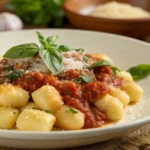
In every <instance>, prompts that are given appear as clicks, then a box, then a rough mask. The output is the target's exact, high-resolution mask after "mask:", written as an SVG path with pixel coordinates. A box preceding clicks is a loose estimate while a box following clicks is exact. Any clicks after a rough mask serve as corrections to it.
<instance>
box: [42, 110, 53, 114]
mask: <svg viewBox="0 0 150 150" xmlns="http://www.w3.org/2000/svg"><path fill="white" fill-rule="evenodd" d="M44 112H46V113H48V114H52V112H51V111H50V110H44Z"/></svg>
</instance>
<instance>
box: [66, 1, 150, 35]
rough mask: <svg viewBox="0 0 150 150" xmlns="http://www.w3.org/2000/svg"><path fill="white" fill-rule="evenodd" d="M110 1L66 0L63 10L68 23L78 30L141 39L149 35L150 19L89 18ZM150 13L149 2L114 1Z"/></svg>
mask: <svg viewBox="0 0 150 150" xmlns="http://www.w3.org/2000/svg"><path fill="white" fill-rule="evenodd" d="M110 1H112V0H66V2H65V3H64V5H63V9H64V11H65V13H66V15H67V17H68V19H69V20H70V22H71V23H72V24H73V25H74V26H75V27H76V28H79V29H86V30H95V31H103V32H109V33H116V34H121V35H127V36H131V37H137V38H142V37H145V36H148V35H150V18H142V19H107V18H98V17H93V16H89V13H90V12H91V11H92V10H93V9H94V8H96V7H97V6H98V5H100V4H104V3H106V2H110ZM116 1H119V2H123V3H129V4H131V5H134V6H139V7H142V8H144V9H145V10H147V11H150V0H116Z"/></svg>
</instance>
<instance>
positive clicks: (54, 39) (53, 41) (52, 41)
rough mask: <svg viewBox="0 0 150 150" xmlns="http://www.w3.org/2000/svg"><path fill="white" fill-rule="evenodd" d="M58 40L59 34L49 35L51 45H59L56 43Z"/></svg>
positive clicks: (48, 40)
mask: <svg viewBox="0 0 150 150" xmlns="http://www.w3.org/2000/svg"><path fill="white" fill-rule="evenodd" d="M57 40H58V36H49V37H48V38H47V42H48V43H49V45H51V46H57V45H56V42H57Z"/></svg>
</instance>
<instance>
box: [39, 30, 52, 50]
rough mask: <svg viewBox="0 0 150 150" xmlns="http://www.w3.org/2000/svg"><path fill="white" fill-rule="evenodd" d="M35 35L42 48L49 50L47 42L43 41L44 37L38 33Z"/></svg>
mask: <svg viewBox="0 0 150 150" xmlns="http://www.w3.org/2000/svg"><path fill="white" fill-rule="evenodd" d="M36 34H37V36H38V39H39V42H40V44H41V45H42V46H43V48H45V49H48V48H50V45H49V43H48V42H47V40H46V39H45V37H44V36H43V35H42V34H41V33H40V32H36Z"/></svg>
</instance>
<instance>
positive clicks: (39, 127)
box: [16, 109, 56, 131]
mask: <svg viewBox="0 0 150 150" xmlns="http://www.w3.org/2000/svg"><path fill="white" fill-rule="evenodd" d="M55 121H56V118H55V117H54V116H53V115H51V114H48V113H46V112H44V111H40V110H36V109H24V110H23V111H22V112H21V114H20V115H19V117H18V119H17V122H16V126H17V129H19V130H21V131H51V130H52V128H53V125H54V123H55Z"/></svg>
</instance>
